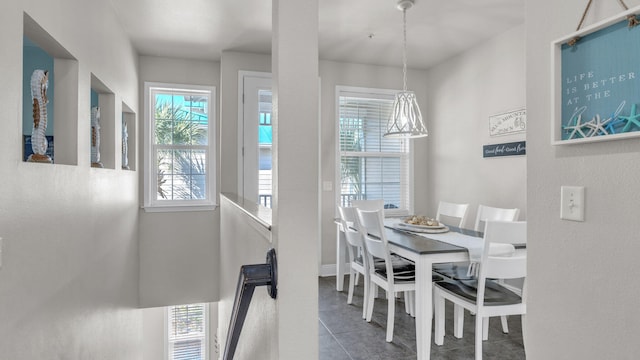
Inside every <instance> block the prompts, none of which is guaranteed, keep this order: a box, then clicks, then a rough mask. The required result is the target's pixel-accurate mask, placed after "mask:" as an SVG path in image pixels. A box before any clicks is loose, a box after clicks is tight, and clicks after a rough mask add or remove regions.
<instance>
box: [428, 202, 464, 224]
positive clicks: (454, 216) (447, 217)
mask: <svg viewBox="0 0 640 360" xmlns="http://www.w3.org/2000/svg"><path fill="white" fill-rule="evenodd" d="M467 210H469V204H455V203H450V202H445V201H440V203H439V204H438V212H437V213H436V220H438V221H439V222H441V223H445V224H446V225H453V226H456V227H462V225H463V224H464V222H465V220H466V219H467ZM455 220H457V223H456V222H454V221H455Z"/></svg>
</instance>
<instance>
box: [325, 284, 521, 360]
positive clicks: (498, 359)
mask: <svg viewBox="0 0 640 360" xmlns="http://www.w3.org/2000/svg"><path fill="white" fill-rule="evenodd" d="M348 284H349V278H348V276H347V277H346V278H345V285H344V288H345V290H344V291H342V292H337V291H336V278H335V277H325V278H320V279H319V297H320V299H319V309H320V314H319V320H320V321H319V325H320V331H319V334H320V360H360V359H363V360H364V359H367V360H392V359H393V360H409V359H416V332H415V320H414V319H413V318H412V317H411V316H409V315H408V314H406V313H405V312H404V303H403V301H402V300H397V303H396V316H395V331H394V336H393V342H391V343H387V342H386V341H385V334H386V325H387V302H386V300H384V299H376V302H375V305H374V312H373V318H372V320H371V322H370V323H367V322H366V321H364V320H363V319H362V279H361V280H360V285H359V286H357V287H356V290H355V294H354V296H353V304H351V305H347V289H348ZM381 293H382V294H384V292H381ZM464 319H465V323H464V335H463V338H462V339H456V338H455V337H454V336H453V306H452V305H451V303H449V302H447V314H446V325H445V338H444V345H442V346H437V345H435V344H434V343H433V342H432V345H431V359H433V360H445V359H446V360H465V359H474V321H475V318H474V317H473V316H471V315H470V314H469V313H468V312H466V313H465V317H464ZM432 341H433V340H432ZM482 352H483V358H484V359H490V360H503V359H504V360H520V359H525V354H524V345H523V342H522V327H521V325H520V317H519V316H511V317H509V333H508V334H503V333H502V328H501V326H500V319H499V318H495V319H493V318H492V319H491V320H490V322H489V340H488V341H485V342H484V343H483V351H482Z"/></svg>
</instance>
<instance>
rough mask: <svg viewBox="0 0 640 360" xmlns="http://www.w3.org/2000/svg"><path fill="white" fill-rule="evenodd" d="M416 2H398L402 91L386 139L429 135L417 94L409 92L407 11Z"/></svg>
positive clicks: (411, 0) (410, 0)
mask: <svg viewBox="0 0 640 360" xmlns="http://www.w3.org/2000/svg"><path fill="white" fill-rule="evenodd" d="M413 3H414V0H398V9H400V10H402V25H403V28H402V30H403V36H404V37H403V44H402V45H403V47H402V80H403V88H402V91H400V92H398V93H397V94H396V97H395V100H394V101H393V111H392V112H391V117H390V118H389V122H388V123H387V129H386V132H385V133H384V135H383V136H384V137H391V138H419V137H425V136H427V135H429V133H428V132H427V127H426V126H424V122H423V121H422V113H421V112H420V107H419V106H418V102H417V101H416V94H415V93H414V92H413V91H407V9H408V8H410V7H411V6H413Z"/></svg>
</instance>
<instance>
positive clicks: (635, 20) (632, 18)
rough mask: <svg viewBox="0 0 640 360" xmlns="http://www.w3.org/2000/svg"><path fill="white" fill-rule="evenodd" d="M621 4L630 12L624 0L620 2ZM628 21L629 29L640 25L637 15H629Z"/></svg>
mask: <svg viewBox="0 0 640 360" xmlns="http://www.w3.org/2000/svg"><path fill="white" fill-rule="evenodd" d="M618 1H619V2H620V5H622V7H623V8H624V9H625V10H629V7H628V6H627V4H625V3H624V1H622V0H618ZM627 21H628V22H629V27H630V28H632V27H634V26H638V25H639V24H640V20H638V18H637V17H636V15H635V14H629V15H627Z"/></svg>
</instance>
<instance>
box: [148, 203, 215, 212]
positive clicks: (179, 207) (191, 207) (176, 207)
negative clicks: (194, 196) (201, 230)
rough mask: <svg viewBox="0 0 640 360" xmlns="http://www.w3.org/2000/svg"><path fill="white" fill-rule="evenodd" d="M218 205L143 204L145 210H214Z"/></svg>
mask: <svg viewBox="0 0 640 360" xmlns="http://www.w3.org/2000/svg"><path fill="white" fill-rule="evenodd" d="M217 207H218V205H216V204H210V205H171V206H142V209H143V210H144V212H148V213H156V212H182V211H213V210H215V209H216V208H217Z"/></svg>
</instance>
